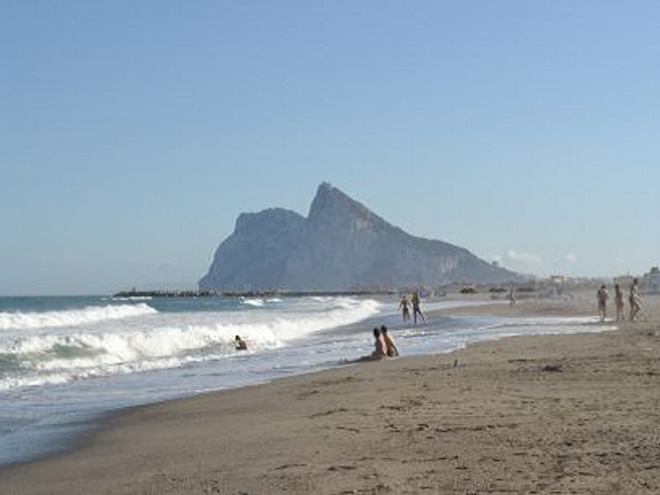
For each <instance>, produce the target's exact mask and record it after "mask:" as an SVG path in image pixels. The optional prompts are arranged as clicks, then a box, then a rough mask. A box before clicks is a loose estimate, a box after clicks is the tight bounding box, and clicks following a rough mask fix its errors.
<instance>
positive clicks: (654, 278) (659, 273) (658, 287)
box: [644, 266, 660, 294]
mask: <svg viewBox="0 0 660 495" xmlns="http://www.w3.org/2000/svg"><path fill="white" fill-rule="evenodd" d="M644 292H645V293H646V294H660V269H658V267H657V266H654V267H652V268H651V271H650V272H648V273H647V274H646V275H644Z"/></svg>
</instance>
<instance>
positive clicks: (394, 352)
mask: <svg viewBox="0 0 660 495" xmlns="http://www.w3.org/2000/svg"><path fill="white" fill-rule="evenodd" d="M380 334H381V335H382V336H383V341H384V342H385V353H386V354H387V357H396V356H398V355H399V349H397V348H396V345H394V341H393V340H392V337H390V334H389V333H387V327H386V326H385V325H383V326H382V327H380Z"/></svg>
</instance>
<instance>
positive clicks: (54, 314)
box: [0, 303, 158, 330]
mask: <svg viewBox="0 0 660 495" xmlns="http://www.w3.org/2000/svg"><path fill="white" fill-rule="evenodd" d="M157 312H158V311H156V310H155V309H154V308H152V307H151V306H148V305H147V304H145V303H139V304H122V305H108V306H88V307H86V308H83V309H69V310H64V311H46V312H43V313H8V312H3V313H0V330H10V329H16V330H33V329H38V328H53V327H68V326H78V325H84V324H89V323H97V322H99V321H104V320H119V319H121V318H129V317H132V316H143V315H148V314H153V313H157Z"/></svg>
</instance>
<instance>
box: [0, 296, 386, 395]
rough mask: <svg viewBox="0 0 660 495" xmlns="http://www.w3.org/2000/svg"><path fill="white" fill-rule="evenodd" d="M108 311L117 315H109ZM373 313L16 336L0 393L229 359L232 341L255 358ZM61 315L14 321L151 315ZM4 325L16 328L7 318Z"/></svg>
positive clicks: (3, 345) (161, 318)
mask: <svg viewBox="0 0 660 495" xmlns="http://www.w3.org/2000/svg"><path fill="white" fill-rule="evenodd" d="M110 308H114V309H115V310H117V309H119V311H115V312H110ZM379 308H380V304H379V303H378V302H376V301H373V300H357V299H345V300H336V301H332V304H330V305H328V306H326V307H325V308H324V310H322V311H315V312H302V313H296V312H286V313H281V314H278V313H275V312H273V313H271V314H266V315H263V316H260V317H259V318H255V317H251V318H249V319H240V318H235V319H232V318H231V317H230V315H227V314H226V313H225V314H222V313H211V314H208V313H206V314H198V315H196V316H193V317H188V319H186V318H185V317H182V316H176V315H172V314H169V315H168V314H167V313H159V314H158V318H156V319H153V320H152V319H150V320H136V321H135V322H132V323H131V324H130V325H129V324H122V325H119V326H116V325H112V324H110V323H108V324H103V325H100V326H97V327H90V328H82V329H80V328H79V329H78V330H76V329H75V328H72V329H70V330H69V329H67V330H66V331H58V332H50V333H47V334H45V333H42V334H34V333H32V334H26V335H20V334H18V336H16V335H14V336H13V337H12V338H3V339H0V390H2V389H10V388H16V387H25V386H38V385H43V384H56V383H66V382H69V381H72V380H81V379H86V378H92V377H98V376H107V375H113V374H125V373H134V372H141V371H148V370H157V369H164V368H174V367H179V366H182V365H185V364H188V363H194V362H200V361H207V360H213V359H220V358H223V357H229V356H232V355H235V354H236V351H235V349H234V343H233V340H234V336H235V335H241V337H243V338H244V339H245V340H246V341H247V342H248V345H249V351H248V352H249V353H258V352H260V351H263V350H267V349H273V348H277V347H280V346H282V345H286V343H287V342H289V341H291V340H292V339H296V338H300V337H304V336H307V335H310V334H312V333H314V332H318V331H321V330H325V329H330V328H334V327H337V326H342V325H347V324H350V323H354V322H356V321H359V320H362V319H364V318H367V317H369V316H372V315H374V314H376V313H377V312H378V311H379ZM100 309H102V310H103V311H98V310H100ZM58 313H59V312H58ZM62 313H65V314H66V315H67V316H66V318H64V317H63V315H61V314H48V313H42V314H40V315H38V316H40V317H41V318H39V319H36V315H31V316H30V317H29V318H24V319H23V320H21V321H20V323H21V324H23V325H26V326H27V325H32V326H30V327H28V328H34V327H35V326H36V327H39V326H54V324H55V323H59V324H61V325H66V324H69V325H71V323H63V322H64V321H65V320H66V321H68V322H71V321H73V322H75V323H76V324H80V323H81V322H89V321H92V317H93V315H96V316H94V318H95V320H94V321H98V320H99V319H110V318H111V315H114V317H115V318H123V317H126V316H132V315H144V314H150V313H156V311H155V310H154V309H152V308H150V307H149V306H146V305H145V304H138V305H136V306H114V307H108V308H87V309H85V310H81V311H65V312H62ZM258 313H260V312H258ZM251 314H254V312H251ZM46 315H48V316H46ZM120 315H121V316H120ZM23 316H26V315H23ZM243 318H245V316H244V315H243ZM12 325H13V326H12V328H16V325H17V323H16V321H15V320H13V321H12Z"/></svg>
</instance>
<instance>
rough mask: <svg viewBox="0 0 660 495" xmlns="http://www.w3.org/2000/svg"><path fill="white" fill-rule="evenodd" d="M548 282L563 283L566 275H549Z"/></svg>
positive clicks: (566, 279) (566, 278) (565, 280)
mask: <svg viewBox="0 0 660 495" xmlns="http://www.w3.org/2000/svg"><path fill="white" fill-rule="evenodd" d="M550 282H552V283H553V284H565V283H566V282H568V277H566V275H550Z"/></svg>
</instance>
